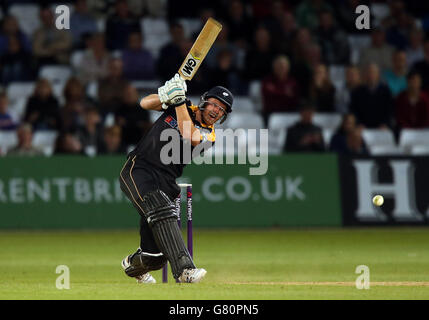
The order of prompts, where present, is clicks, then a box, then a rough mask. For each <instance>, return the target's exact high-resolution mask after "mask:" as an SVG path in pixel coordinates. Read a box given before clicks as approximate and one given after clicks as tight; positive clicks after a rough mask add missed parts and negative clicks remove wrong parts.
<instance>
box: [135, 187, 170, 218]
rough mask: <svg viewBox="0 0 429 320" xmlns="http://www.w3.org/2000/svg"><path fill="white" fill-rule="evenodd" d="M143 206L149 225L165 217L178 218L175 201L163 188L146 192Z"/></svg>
mask: <svg viewBox="0 0 429 320" xmlns="http://www.w3.org/2000/svg"><path fill="white" fill-rule="evenodd" d="M141 207H142V210H143V214H144V215H145V217H146V220H147V222H148V224H149V226H152V225H153V224H154V223H156V222H158V221H162V220H164V219H169V218H175V219H177V216H176V214H175V205H174V203H173V202H172V201H171V200H170V198H169V197H168V196H167V195H166V194H165V193H164V192H162V191H161V190H156V191H153V192H149V193H147V194H145V195H144V196H143V198H142V205H141Z"/></svg>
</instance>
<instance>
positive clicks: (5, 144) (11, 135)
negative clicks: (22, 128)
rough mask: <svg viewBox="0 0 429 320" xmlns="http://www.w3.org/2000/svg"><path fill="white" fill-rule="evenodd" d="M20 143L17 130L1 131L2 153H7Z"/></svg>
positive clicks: (0, 147) (0, 152)
mask: <svg viewBox="0 0 429 320" xmlns="http://www.w3.org/2000/svg"><path fill="white" fill-rule="evenodd" d="M17 144H18V137H17V136H16V133H15V131H0V154H6V153H7V151H8V150H9V149H11V148H13V147H14V146H16V145H17Z"/></svg>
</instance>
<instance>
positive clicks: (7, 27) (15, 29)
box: [0, 15, 31, 55]
mask: <svg viewBox="0 0 429 320" xmlns="http://www.w3.org/2000/svg"><path fill="white" fill-rule="evenodd" d="M12 37H13V38H15V39H16V40H17V41H18V42H19V45H20V47H21V48H22V50H23V51H25V52H28V53H31V42H30V40H29V39H28V37H27V36H26V34H25V33H24V32H22V31H21V30H20V29H19V25H18V21H17V20H16V18H15V17H14V16H11V15H7V16H5V17H4V18H3V23H2V28H1V33H0V55H4V54H6V53H7V52H10V50H9V46H10V41H9V39H10V38H12Z"/></svg>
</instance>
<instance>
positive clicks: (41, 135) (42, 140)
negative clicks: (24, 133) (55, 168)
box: [33, 130, 58, 156]
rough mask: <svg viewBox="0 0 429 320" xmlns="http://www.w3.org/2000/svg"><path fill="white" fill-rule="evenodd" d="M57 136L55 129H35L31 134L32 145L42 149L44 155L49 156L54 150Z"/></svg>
mask: <svg viewBox="0 0 429 320" xmlns="http://www.w3.org/2000/svg"><path fill="white" fill-rule="evenodd" d="M57 136H58V132H56V131H51V130H46V131H36V132H35V133H34V135H33V146H34V147H36V148H39V149H41V150H43V153H44V154H45V155H46V156H50V155H52V154H53V152H54V147H55V140H56V139H57Z"/></svg>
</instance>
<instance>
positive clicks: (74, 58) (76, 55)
mask: <svg viewBox="0 0 429 320" xmlns="http://www.w3.org/2000/svg"><path fill="white" fill-rule="evenodd" d="M84 54H85V50H77V51H74V52H73V53H72V55H71V58H70V62H71V65H72V67H73V68H75V69H76V68H78V67H79V66H80V64H81V62H82V58H83V56H84Z"/></svg>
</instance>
